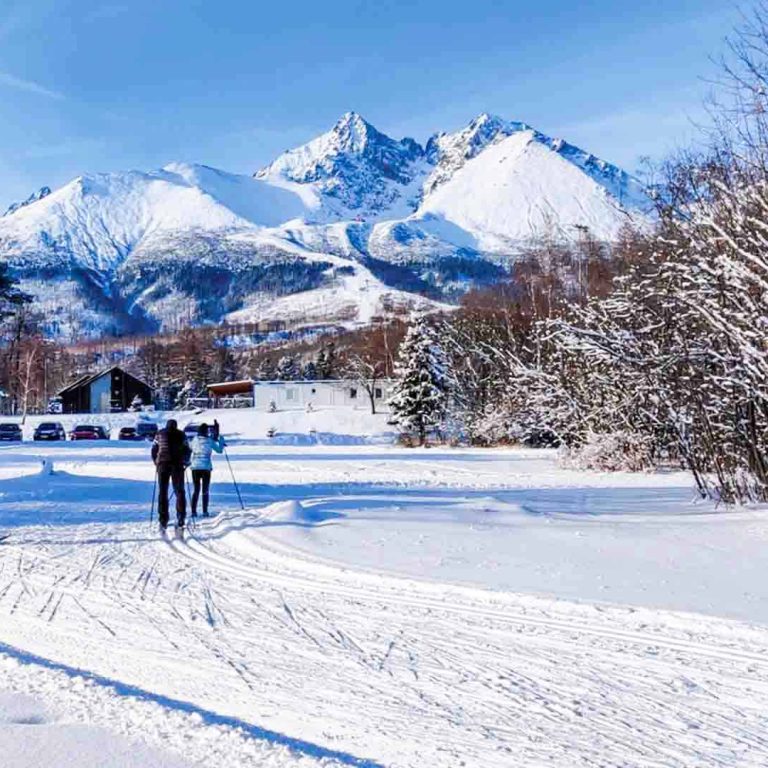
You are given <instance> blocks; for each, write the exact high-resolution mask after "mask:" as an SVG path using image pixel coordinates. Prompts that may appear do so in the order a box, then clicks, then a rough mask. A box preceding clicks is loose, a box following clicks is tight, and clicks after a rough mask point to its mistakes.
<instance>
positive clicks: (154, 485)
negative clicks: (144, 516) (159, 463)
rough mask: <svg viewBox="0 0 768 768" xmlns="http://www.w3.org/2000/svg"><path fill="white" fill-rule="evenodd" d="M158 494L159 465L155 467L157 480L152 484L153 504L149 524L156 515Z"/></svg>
mask: <svg viewBox="0 0 768 768" xmlns="http://www.w3.org/2000/svg"><path fill="white" fill-rule="evenodd" d="M156 494H157V467H155V482H154V483H153V484H152V506H151V507H150V508H149V524H150V525H152V520H153V519H154V517H155V495H156Z"/></svg>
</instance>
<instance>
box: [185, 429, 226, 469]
mask: <svg viewBox="0 0 768 768" xmlns="http://www.w3.org/2000/svg"><path fill="white" fill-rule="evenodd" d="M189 447H190V448H191V449H192V458H191V460H190V462H189V466H190V467H191V468H192V469H208V470H211V469H213V462H212V461H211V454H212V453H213V451H216V453H221V452H222V451H223V450H224V438H223V437H219V439H218V440H214V439H213V438H212V437H211V436H210V435H209V436H208V437H203V436H202V435H195V437H194V438H193V439H192V442H191V443H190V446H189Z"/></svg>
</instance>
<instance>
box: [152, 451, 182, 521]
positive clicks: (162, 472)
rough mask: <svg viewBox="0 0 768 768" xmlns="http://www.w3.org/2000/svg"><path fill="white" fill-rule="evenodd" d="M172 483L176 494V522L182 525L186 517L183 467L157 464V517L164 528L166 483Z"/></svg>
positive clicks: (166, 505) (166, 496)
mask: <svg viewBox="0 0 768 768" xmlns="http://www.w3.org/2000/svg"><path fill="white" fill-rule="evenodd" d="M169 483H173V492H174V493H175V494H176V522H177V524H178V525H179V526H180V527H182V528H183V527H184V520H185V518H186V517H187V495H186V494H185V493H184V467H183V466H182V467H180V466H177V465H175V464H158V465H157V486H158V488H157V490H158V500H157V517H158V520H159V521H160V525H162V526H163V528H165V527H166V526H167V525H168V485H169Z"/></svg>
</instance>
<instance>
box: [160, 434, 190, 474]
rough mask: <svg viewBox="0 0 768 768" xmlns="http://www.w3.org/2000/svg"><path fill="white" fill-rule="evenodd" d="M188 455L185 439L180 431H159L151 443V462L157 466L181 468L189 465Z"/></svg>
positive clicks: (188, 450) (187, 445)
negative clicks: (165, 465)
mask: <svg viewBox="0 0 768 768" xmlns="http://www.w3.org/2000/svg"><path fill="white" fill-rule="evenodd" d="M190 455H191V451H190V449H189V444H188V443H187V438H186V436H185V435H184V433H183V432H182V431H181V430H180V429H168V428H165V429H161V430H160V431H159V432H158V433H157V435H156V436H155V441H154V443H152V461H154V462H155V464H157V465H160V464H167V465H170V466H174V467H183V466H185V465H187V464H189V457H190Z"/></svg>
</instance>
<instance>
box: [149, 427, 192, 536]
mask: <svg viewBox="0 0 768 768" xmlns="http://www.w3.org/2000/svg"><path fill="white" fill-rule="evenodd" d="M189 457H190V450H189V445H188V444H187V438H186V437H185V435H184V433H183V432H182V431H181V430H180V429H179V428H178V425H177V424H176V420H175V419H168V423H167V424H166V425H165V429H161V430H160V431H159V432H158V433H157V435H156V436H155V441H154V443H152V461H154V462H155V466H156V467H157V484H158V502H157V516H158V519H159V520H160V527H161V528H162V529H163V530H165V529H166V528H167V527H168V485H169V482H170V483H173V491H174V493H175V494H176V525H177V527H178V528H179V529H183V528H184V521H185V520H186V517H187V497H186V494H185V493H184V470H185V469H186V467H187V465H188V464H189Z"/></svg>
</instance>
